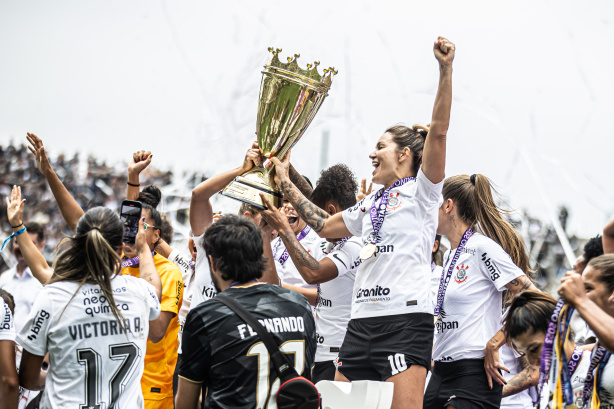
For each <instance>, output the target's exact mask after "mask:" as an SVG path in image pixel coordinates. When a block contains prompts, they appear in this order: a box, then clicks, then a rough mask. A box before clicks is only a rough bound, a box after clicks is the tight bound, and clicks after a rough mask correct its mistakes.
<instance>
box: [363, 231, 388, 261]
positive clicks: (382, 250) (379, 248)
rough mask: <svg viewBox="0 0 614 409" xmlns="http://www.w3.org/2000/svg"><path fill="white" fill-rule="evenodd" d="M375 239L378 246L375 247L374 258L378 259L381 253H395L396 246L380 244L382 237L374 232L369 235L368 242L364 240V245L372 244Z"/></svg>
mask: <svg viewBox="0 0 614 409" xmlns="http://www.w3.org/2000/svg"><path fill="white" fill-rule="evenodd" d="M374 238H375V241H376V242H377V243H378V244H377V246H376V247H375V253H374V254H373V257H377V255H378V254H381V253H393V252H394V244H380V243H381V242H382V237H381V235H379V234H378V235H375V234H373V232H371V233H369V235H368V236H367V238H366V240H363V243H364V244H367V243H371V242H372V241H373V239H374Z"/></svg>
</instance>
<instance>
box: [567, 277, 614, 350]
mask: <svg viewBox="0 0 614 409" xmlns="http://www.w3.org/2000/svg"><path fill="white" fill-rule="evenodd" d="M559 295H560V296H561V297H562V298H563V299H564V300H565V302H566V303H568V304H569V305H570V306H572V307H574V308H575V309H576V310H578V313H579V314H580V316H581V317H582V319H584V321H586V323H587V324H588V326H589V328H590V329H592V330H593V332H594V333H595V335H596V336H597V339H598V340H599V343H600V344H601V345H603V346H604V347H605V348H606V349H607V350H608V351H610V352H612V353H614V317H612V316H611V315H609V314H608V313H607V312H605V311H604V310H602V309H601V308H600V307H599V306H598V305H597V304H595V303H594V302H593V301H591V300H590V299H589V298H588V296H587V295H586V290H585V288H584V282H583V281H582V276H581V275H579V274H576V273H574V272H573V271H568V272H567V274H565V277H563V278H562V279H561V286H560V287H559Z"/></svg>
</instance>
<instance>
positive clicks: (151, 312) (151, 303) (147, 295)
mask: <svg viewBox="0 0 614 409" xmlns="http://www.w3.org/2000/svg"><path fill="white" fill-rule="evenodd" d="M126 278H129V279H130V280H131V282H132V283H133V284H134V285H135V286H136V287H138V289H139V291H140V292H141V294H142V298H143V301H145V305H147V312H148V318H149V321H153V320H155V319H156V318H158V317H159V316H160V301H159V300H158V296H157V295H156V287H154V286H153V285H151V284H149V283H148V282H147V281H145V280H143V279H142V278H136V277H132V276H127V277H126Z"/></svg>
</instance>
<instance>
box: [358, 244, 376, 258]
mask: <svg viewBox="0 0 614 409" xmlns="http://www.w3.org/2000/svg"><path fill="white" fill-rule="evenodd" d="M375 250H377V246H376V245H375V244H373V243H368V244H367V245H366V246H364V247H363V248H362V250H360V253H359V256H360V259H361V260H367V259H369V258H371V257H372V256H373V255H374V254H375Z"/></svg>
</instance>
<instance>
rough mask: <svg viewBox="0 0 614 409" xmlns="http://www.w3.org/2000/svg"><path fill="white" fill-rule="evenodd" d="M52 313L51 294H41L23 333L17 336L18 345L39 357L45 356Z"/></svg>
mask: <svg viewBox="0 0 614 409" xmlns="http://www.w3.org/2000/svg"><path fill="white" fill-rule="evenodd" d="M43 291H45V290H44V289H43ZM52 313H53V311H52V301H51V297H50V295H49V293H46V292H41V293H40V296H39V297H38V298H37V299H36V302H34V305H33V306H32V309H31V310H30V315H29V316H28V319H27V321H26V323H25V324H24V326H23V328H22V329H21V332H20V333H19V334H17V343H19V345H21V346H22V347H23V348H24V349H25V350H26V351H28V352H29V353H31V354H33V355H38V356H44V355H45V354H46V353H47V333H48V332H49V327H50V325H51V316H52Z"/></svg>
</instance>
